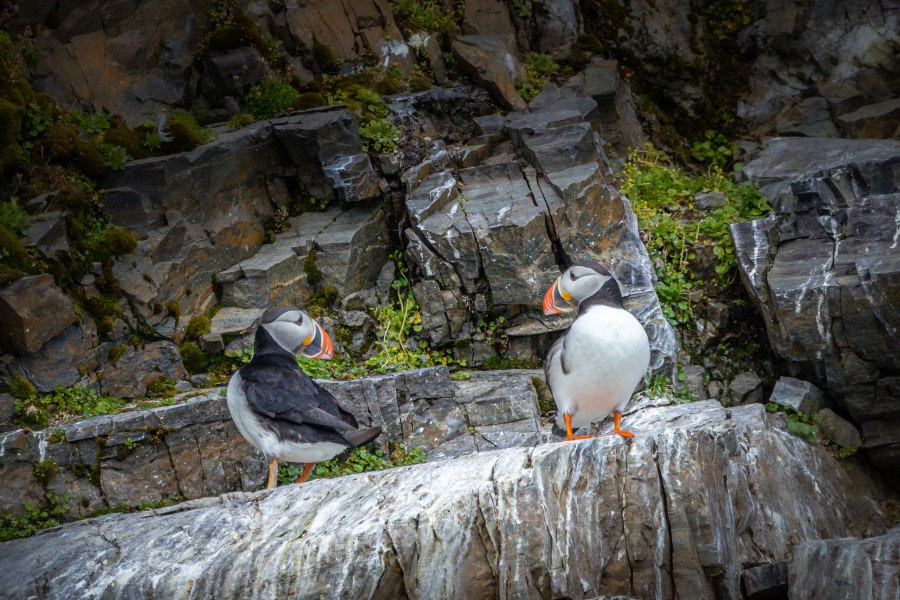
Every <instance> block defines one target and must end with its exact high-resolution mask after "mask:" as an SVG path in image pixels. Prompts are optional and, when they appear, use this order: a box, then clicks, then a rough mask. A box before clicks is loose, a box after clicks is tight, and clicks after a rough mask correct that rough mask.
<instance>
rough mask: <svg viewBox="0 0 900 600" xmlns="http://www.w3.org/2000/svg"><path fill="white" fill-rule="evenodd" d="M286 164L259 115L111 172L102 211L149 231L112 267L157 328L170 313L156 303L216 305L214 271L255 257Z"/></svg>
mask: <svg viewBox="0 0 900 600" xmlns="http://www.w3.org/2000/svg"><path fill="white" fill-rule="evenodd" d="M281 161H282V158H281V156H280V155H279V153H278V145H277V143H276V142H275V141H274V139H273V137H272V134H271V131H270V129H269V126H268V124H267V123H265V122H262V123H256V124H253V125H250V126H248V127H244V128H242V129H239V130H237V131H234V132H230V133H223V134H222V135H221V136H220V137H219V138H218V139H217V140H216V141H215V142H213V143H211V144H207V145H205V146H201V147H199V148H197V149H195V150H192V151H190V152H185V153H181V154H173V155H171V156H164V157H159V158H148V159H143V160H137V161H133V162H130V163H128V165H127V166H126V167H125V169H124V170H122V171H117V172H115V171H114V172H111V173H110V174H108V175H107V176H106V178H105V179H104V180H103V188H104V189H106V190H112V191H110V192H106V193H105V194H103V195H102V197H101V201H102V204H103V212H104V216H105V217H106V218H107V219H108V220H109V221H110V222H112V223H113V224H116V225H121V226H123V227H128V228H130V229H134V230H135V231H137V232H138V233H139V234H142V235H146V236H147V239H144V240H142V241H141V242H140V243H139V244H138V248H137V250H136V251H135V252H134V253H133V254H132V255H131V256H129V260H128V261H122V260H118V261H116V262H115V263H114V265H113V272H114V273H115V275H116V277H117V278H118V279H119V281H120V284H121V287H122V292H123V294H124V295H125V297H126V298H127V299H128V300H129V302H130V304H131V306H132V308H133V309H134V310H136V311H137V312H139V313H140V317H141V319H143V320H144V321H146V322H147V323H148V324H150V325H153V326H155V325H158V324H159V323H160V322H161V321H162V320H163V317H164V316H165V314H164V313H162V312H160V311H158V310H157V311H154V306H157V307H158V306H168V305H169V303H171V302H173V301H176V302H178V303H179V304H180V305H181V308H182V313H183V314H184V315H186V316H188V315H196V314H200V313H202V312H203V311H205V310H206V309H207V308H209V307H210V306H211V305H212V304H213V303H214V302H215V295H214V292H213V279H212V278H213V275H215V274H216V273H218V272H219V271H221V270H222V269H223V268H224V267H227V266H228V265H233V264H235V263H237V262H239V261H241V260H243V259H245V258H248V257H250V256H252V255H253V254H254V253H255V252H256V251H257V249H258V248H259V247H260V246H261V245H262V243H263V241H264V240H265V231H264V226H265V223H267V222H268V221H269V220H270V219H271V218H272V215H273V211H274V209H273V207H274V206H281V205H285V204H287V203H288V201H289V198H290V196H289V193H288V190H287V187H286V186H285V185H284V182H283V181H280V180H279V179H276V167H278V166H280V165H281ZM224 173H227V174H228V176H227V177H225V176H223V174H224ZM279 182H280V185H279Z"/></svg>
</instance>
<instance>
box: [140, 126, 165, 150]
mask: <svg viewBox="0 0 900 600" xmlns="http://www.w3.org/2000/svg"><path fill="white" fill-rule="evenodd" d="M160 146H162V138H161V137H160V135H159V132H157V131H156V130H153V131H148V132H147V133H146V134H144V147H145V148H147V150H150V152H156V151H157V150H159V148H160Z"/></svg>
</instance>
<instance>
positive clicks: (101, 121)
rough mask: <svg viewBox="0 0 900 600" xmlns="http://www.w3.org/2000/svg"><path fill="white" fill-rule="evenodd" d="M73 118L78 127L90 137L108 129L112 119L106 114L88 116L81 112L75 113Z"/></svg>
mask: <svg viewBox="0 0 900 600" xmlns="http://www.w3.org/2000/svg"><path fill="white" fill-rule="evenodd" d="M73 116H74V118H75V122H76V123H78V126H79V127H81V128H82V129H83V130H84V131H85V132H86V133H87V134H88V135H90V136H92V137H93V136H97V135H99V134H101V133H103V132H104V131H106V130H107V129H109V127H110V121H111V119H112V117H111V116H110V115H108V114H106V113H97V114H95V115H88V114H85V113H83V112H79V113H75V114H74V115H73Z"/></svg>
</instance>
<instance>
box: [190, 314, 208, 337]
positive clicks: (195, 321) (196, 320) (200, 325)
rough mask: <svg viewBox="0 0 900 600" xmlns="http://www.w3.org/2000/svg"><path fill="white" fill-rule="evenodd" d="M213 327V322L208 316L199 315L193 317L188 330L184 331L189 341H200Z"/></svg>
mask: <svg viewBox="0 0 900 600" xmlns="http://www.w3.org/2000/svg"><path fill="white" fill-rule="evenodd" d="M211 327H212V320H211V319H210V318H209V316H208V315H199V316H196V317H191V320H190V322H189V323H188V325H187V328H186V329H185V330H184V337H185V338H186V339H189V340H197V339H200V336H201V335H203V334H206V333H209V331H210V328H211Z"/></svg>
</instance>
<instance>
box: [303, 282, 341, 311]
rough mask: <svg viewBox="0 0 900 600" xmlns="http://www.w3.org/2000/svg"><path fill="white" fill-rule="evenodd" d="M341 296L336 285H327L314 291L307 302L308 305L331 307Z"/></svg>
mask: <svg viewBox="0 0 900 600" xmlns="http://www.w3.org/2000/svg"><path fill="white" fill-rule="evenodd" d="M339 296H340V294H338V291H337V289H335V287H334V286H331V285H326V286H325V287H323V288H322V289H320V290H317V291H316V292H315V293H313V294H312V295H311V296H310V297H309V300H308V301H307V303H306V304H307V306H314V307H318V308H330V307H332V306H334V303H335V302H337V300H338V298H339Z"/></svg>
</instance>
